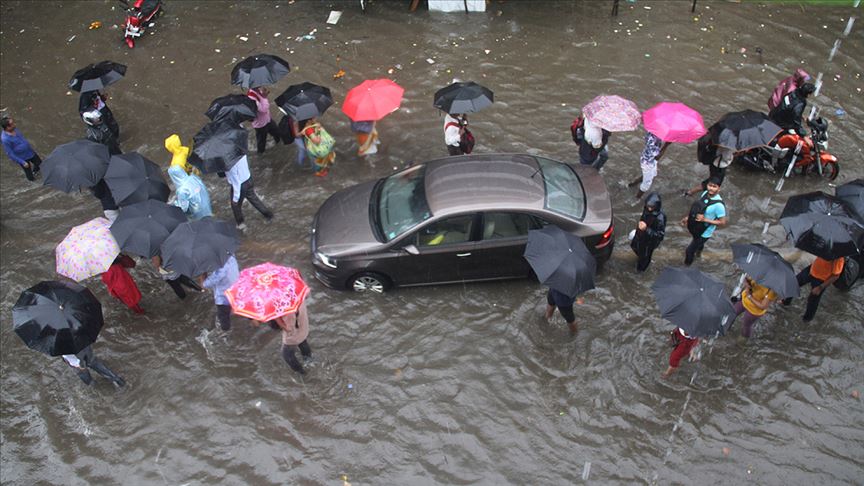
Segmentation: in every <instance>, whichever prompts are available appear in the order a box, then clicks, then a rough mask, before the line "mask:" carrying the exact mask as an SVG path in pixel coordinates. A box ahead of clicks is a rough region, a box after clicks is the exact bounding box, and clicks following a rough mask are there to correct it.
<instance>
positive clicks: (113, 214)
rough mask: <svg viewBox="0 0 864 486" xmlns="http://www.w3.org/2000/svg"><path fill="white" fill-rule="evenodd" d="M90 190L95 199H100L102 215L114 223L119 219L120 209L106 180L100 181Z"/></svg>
mask: <svg viewBox="0 0 864 486" xmlns="http://www.w3.org/2000/svg"><path fill="white" fill-rule="evenodd" d="M89 189H90V192H91V193H92V194H93V197H95V198H96V199H98V200H99V204H101V205H102V214H104V215H105V218H107V219H108V221H110V222H112V223H113V222H114V220H115V219H117V216H119V215H120V207H119V206H117V203H116V202H115V201H114V195H113V194H111V189H109V188H108V184H106V183H105V179H99V182H97V183H96V185H94V186H93V187H90V188H89Z"/></svg>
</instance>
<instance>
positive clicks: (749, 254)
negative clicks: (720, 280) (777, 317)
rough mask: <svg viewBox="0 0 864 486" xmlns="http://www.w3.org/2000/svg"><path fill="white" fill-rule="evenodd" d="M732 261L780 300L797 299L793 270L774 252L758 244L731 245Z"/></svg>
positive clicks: (796, 285)
mask: <svg viewBox="0 0 864 486" xmlns="http://www.w3.org/2000/svg"><path fill="white" fill-rule="evenodd" d="M732 261H733V262H735V263H736V264H738V267H739V268H740V269H741V270H743V271H744V272H745V273H746V274H747V275H749V276H750V278H751V279H753V280H754V281H755V282H756V283H758V284H759V285H762V286H765V287H768V288H769V289H771V290H773V291H774V292H775V293H776V294H777V295H779V296H780V298H781V299H785V298H787V297H798V288H799V287H798V281H797V280H796V279H795V269H794V268H792V264H791V263H789V262H787V261H786V260H784V259H783V257H782V256H780V254H779V253H777V252H776V251H774V250H772V249H770V248H767V247H765V246H764V245H760V244H758V243H748V244H741V243H732Z"/></svg>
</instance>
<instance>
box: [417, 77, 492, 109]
mask: <svg viewBox="0 0 864 486" xmlns="http://www.w3.org/2000/svg"><path fill="white" fill-rule="evenodd" d="M493 102H494V99H493V94H492V91H491V90H490V89H489V88H484V87H483V86H480V85H479V84H477V83H475V82H473V81H467V82H457V83H453V84H451V85H450V86H447V87H446V88H441V89H439V90H438V91H436V92H435V98H434V101H433V102H432V106H434V107H435V108H438V109H439V110H442V111H444V112H446V113H450V114H453V115H457V114H461V113H476V112H478V111H480V110H482V109H483V108H486V107H487V106H489V105H491V104H492V103H493Z"/></svg>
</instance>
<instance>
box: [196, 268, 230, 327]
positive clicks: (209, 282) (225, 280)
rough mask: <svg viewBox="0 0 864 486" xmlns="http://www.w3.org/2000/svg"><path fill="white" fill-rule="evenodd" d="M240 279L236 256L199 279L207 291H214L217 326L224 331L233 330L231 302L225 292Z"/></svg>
mask: <svg viewBox="0 0 864 486" xmlns="http://www.w3.org/2000/svg"><path fill="white" fill-rule="evenodd" d="M238 278H240V268H239V267H238V265H237V259H236V258H235V257H234V255H231V256H230V257H228V259H227V260H226V261H225V263H223V264H222V266H221V267H219V269H217V270H216V271H214V272H212V273H208V272H204V273H202V274H201V275H200V276H199V277H198V283H199V284H201V287H204V288H205V289H210V290H212V291H213V301H214V303H215V304H216V325H218V326H219V328H220V329H222V330H223V331H228V330H230V329H231V302H230V301H229V300H228V297H226V296H225V291H226V290H228V289H229V288H231V286H232V285H234V282H236V281H237V279H238Z"/></svg>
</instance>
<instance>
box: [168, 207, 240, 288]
mask: <svg viewBox="0 0 864 486" xmlns="http://www.w3.org/2000/svg"><path fill="white" fill-rule="evenodd" d="M239 244H240V242H239V239H238V234H237V229H236V228H235V227H234V225H233V224H230V223H226V222H225V221H220V220H218V219H213V218H210V217H207V218H203V219H200V220H198V221H190V222H188V223H183V224H181V225H179V226H177V228H176V229H174V231H173V232H172V233H171V236H169V237H168V239H166V240H165V242H164V243H162V266H163V267H164V268H166V269H168V270H174V271H177V272H180V273H182V274H183V275H186V276H187V277H190V278H195V277H197V276H199V275H201V274H203V273H204V272H212V271H214V270H218V269H219V268H220V267H221V266H222V265H223V264H224V263H225V261H226V260H228V257H229V256H231V255H232V254H234V252H235V251H237V247H238V246H239Z"/></svg>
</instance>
